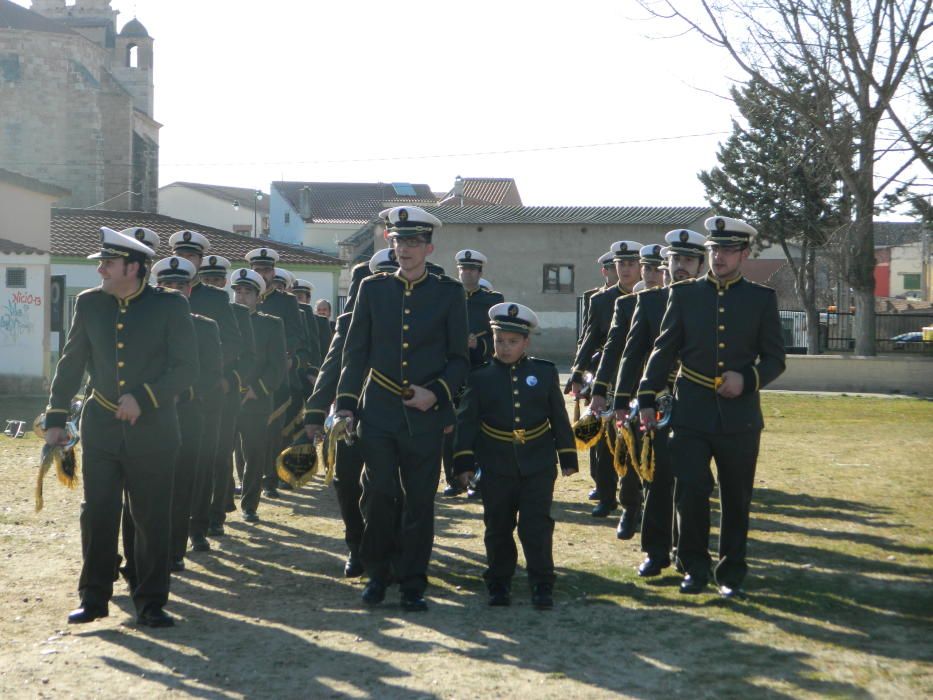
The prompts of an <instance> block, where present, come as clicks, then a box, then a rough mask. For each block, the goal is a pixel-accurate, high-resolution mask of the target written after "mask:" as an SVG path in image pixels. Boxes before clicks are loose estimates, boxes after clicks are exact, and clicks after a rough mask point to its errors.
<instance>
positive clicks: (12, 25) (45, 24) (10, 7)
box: [0, 0, 77, 34]
mask: <svg viewBox="0 0 933 700" xmlns="http://www.w3.org/2000/svg"><path fill="white" fill-rule="evenodd" d="M0 29H22V30H24V31H27V32H48V33H52V34H76V33H77V32H74V31H72V30H71V29H69V28H68V27H66V26H65V25H64V24H59V23H58V22H56V21H55V20H51V19H49V18H47V17H43V16H42V15H40V14H38V13H37V12H32V11H31V10H27V9H26V8H25V7H22V6H21V5H17V4H16V3H15V2H10V0H0Z"/></svg>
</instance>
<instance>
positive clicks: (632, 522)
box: [616, 508, 641, 540]
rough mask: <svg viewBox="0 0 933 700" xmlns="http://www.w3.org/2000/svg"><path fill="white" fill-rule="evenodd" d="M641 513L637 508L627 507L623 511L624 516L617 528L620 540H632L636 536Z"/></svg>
mask: <svg viewBox="0 0 933 700" xmlns="http://www.w3.org/2000/svg"><path fill="white" fill-rule="evenodd" d="M640 515H641V513H640V512H638V511H637V510H632V509H631V508H626V509H625V510H624V511H622V517H621V518H619V526H618V527H617V528H616V537H618V538H619V539H620V540H630V539H632V538H633V537H634V536H635V532H636V530H638V517H639V516H640Z"/></svg>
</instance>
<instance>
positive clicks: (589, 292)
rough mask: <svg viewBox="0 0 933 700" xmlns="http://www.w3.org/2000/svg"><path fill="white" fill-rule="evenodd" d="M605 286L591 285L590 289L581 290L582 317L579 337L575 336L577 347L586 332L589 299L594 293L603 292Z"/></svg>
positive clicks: (588, 316)
mask: <svg viewBox="0 0 933 700" xmlns="http://www.w3.org/2000/svg"><path fill="white" fill-rule="evenodd" d="M606 289H607V287H605V286H602V287H593V288H592V289H587V290H586V291H585V292H583V318H582V319H581V320H580V337H578V338H577V347H578V348H579V347H580V343H582V342H583V335H584V334H585V333H586V324H587V322H588V321H589V318H590V300H591V299H592V298H593V295H594V294H597V293H599V292H603V291H605V290H606Z"/></svg>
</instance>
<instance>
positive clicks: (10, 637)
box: [0, 394, 933, 698]
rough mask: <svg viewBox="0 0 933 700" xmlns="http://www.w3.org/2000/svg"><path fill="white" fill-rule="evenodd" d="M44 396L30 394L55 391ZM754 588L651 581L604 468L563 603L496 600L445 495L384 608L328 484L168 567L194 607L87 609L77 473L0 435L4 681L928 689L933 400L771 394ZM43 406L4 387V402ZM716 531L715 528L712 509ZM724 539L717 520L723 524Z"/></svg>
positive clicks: (290, 497)
mask: <svg viewBox="0 0 933 700" xmlns="http://www.w3.org/2000/svg"><path fill="white" fill-rule="evenodd" d="M41 404H42V401H41V400H39V401H37V402H36V404H35V405H34V406H33V405H30V406H29V407H28V409H29V410H30V411H33V409H34V408H37V407H38V408H41ZM763 404H764V411H765V420H766V423H767V430H766V432H765V433H764V436H763V439H762V454H761V459H760V461H759V469H758V474H757V478H756V493H755V499H754V504H753V510H752V532H751V541H750V544H749V556H750V560H749V563H750V575H749V580H748V582H747V584H748V591H749V594H750V597H749V598H748V599H747V600H745V601H728V602H727V601H724V600H722V599H720V598H719V597H718V596H717V595H715V594H714V593H713V589H710V593H709V594H707V595H701V596H698V597H691V598H687V599H685V598H684V597H683V596H681V595H680V594H679V593H678V591H677V584H678V582H679V577H678V576H677V575H676V574H675V573H673V571H669V573H668V575H666V576H662V577H660V578H659V579H654V580H651V581H650V582H646V581H643V580H640V579H639V578H638V576H637V575H636V573H635V567H636V566H637V565H638V563H639V562H640V561H641V553H640V551H639V547H638V544H637V541H633V542H620V541H618V540H616V539H615V533H614V529H615V519H614V518H613V519H607V520H594V519H593V518H592V517H591V516H590V515H589V509H590V504H589V503H587V502H586V500H585V499H586V492H587V491H588V490H589V487H590V484H589V479H588V477H587V476H586V473H587V469H586V465H585V463H584V464H583V465H581V474H579V475H577V476H574V477H571V478H567V479H564V478H561V479H559V480H558V486H557V492H556V494H555V508H554V517H555V519H556V520H557V530H556V533H555V560H556V562H557V564H558V566H559V572H558V575H559V579H558V584H557V590H556V599H557V606H556V608H555V609H554V610H553V611H551V612H544V613H542V612H536V611H534V610H533V609H532V608H531V606H530V604H529V601H528V594H527V592H526V590H525V586H524V585H522V582H521V580H518V579H517V580H516V582H515V586H514V591H515V595H514V599H515V600H514V603H513V606H512V607H511V608H508V609H489V608H488V607H487V606H486V604H485V595H484V589H483V584H482V580H481V578H480V576H481V573H482V568H483V558H484V554H483V547H482V520H481V507H480V506H479V505H477V504H476V503H473V502H468V501H466V500H464V499H454V500H445V499H441V498H438V503H437V537H436V543H435V548H434V558H433V560H432V569H431V576H432V579H431V584H432V585H431V587H430V588H429V592H428V597H429V602H430V604H431V610H430V611H429V612H428V613H426V614H421V615H413V616H411V615H403V614H402V613H401V611H400V610H399V608H398V606H397V602H396V598H395V593H394V591H393V592H390V596H389V598H387V602H386V604H385V605H384V606H383V607H382V608H380V609H377V610H376V611H372V612H370V611H365V610H363V609H362V608H361V606H360V604H359V593H360V591H361V589H362V584H361V583H360V582H358V581H346V580H344V579H342V578H341V577H340V573H341V569H342V561H343V556H344V549H343V543H342V528H341V525H340V521H339V517H338V515H337V508H336V504H335V498H334V494H333V493H332V491H331V490H329V489H328V490H325V489H323V487H322V486H321V483H320V482H315V483H314V484H313V485H311V486H309V487H306V488H305V489H304V490H303V491H301V492H300V493H298V494H287V495H286V496H285V498H283V499H282V500H280V501H278V502H275V503H270V502H264V503H263V504H262V506H261V509H260V516H261V517H262V518H263V520H262V522H261V523H260V524H258V525H256V526H247V525H245V524H243V523H242V522H240V521H239V519H238V518H236V517H235V516H234V518H233V520H232V521H231V524H230V526H229V527H228V531H229V532H230V533H231V534H230V536H228V537H226V538H223V539H218V540H215V543H216V545H217V546H216V547H215V550H214V552H212V553H210V554H207V555H192V557H191V558H190V559H189V569H188V571H187V572H185V573H184V574H182V575H180V576H178V577H177V578H174V579H173V589H172V601H171V603H170V611H171V612H172V613H173V614H175V615H177V616H178V618H179V624H178V626H177V627H175V628H174V629H171V630H161V631H157V632H151V631H146V630H142V629H138V628H136V627H135V626H134V625H133V624H132V616H131V614H130V612H131V607H132V606H131V604H130V602H129V599H128V597H127V595H126V588H125V585H124V584H123V583H122V582H119V583H118V584H117V585H116V589H115V590H116V594H115V598H114V600H113V603H112V605H111V615H110V617H109V618H107V619H106V620H102V621H100V622H98V623H95V624H92V625H89V626H85V627H81V628H74V627H70V628H69V627H68V626H67V625H66V624H65V616H66V614H67V612H68V611H69V610H70V609H71V608H72V607H74V605H75V604H76V603H77V599H76V595H75V592H74V589H75V585H76V581H77V573H78V571H79V568H80V541H79V537H78V507H79V502H80V494H79V493H77V492H70V491H67V490H66V489H63V488H61V487H60V486H59V485H58V484H56V483H54V482H53V480H52V479H51V478H50V479H49V480H48V481H47V483H46V508H45V510H43V511H42V512H41V513H39V514H35V513H33V500H32V490H33V486H34V475H35V462H36V456H37V454H38V449H39V442H38V441H37V440H35V439H34V438H30V439H26V440H16V441H14V440H10V439H8V438H5V437H2V436H0V486H2V489H3V493H5V494H6V495H7V498H6V502H5V503H4V505H3V506H2V507H0V543H2V549H0V554H2V560H3V563H4V566H3V568H2V570H0V596H2V609H3V611H4V613H3V614H2V615H0V639H2V640H3V644H2V645H0V688H3V696H4V698H9V697H13V698H16V697H30V698H31V697H50V698H62V697H146V698H151V697H162V696H167V697H179V696H192V697H201V698H227V697H231V698H233V697H236V698H240V697H244V698H249V697H270V698H271V697H275V698H282V697H289V698H290V697H358V698H385V697H418V698H469V697H522V698H527V697H535V698H568V697H609V696H630V697H637V698H655V697H659V696H678V695H690V696H691V697H700V698H704V697H717V698H752V697H754V698H760V697H764V698H784V697H825V696H831V697H855V698H861V697H892V698H915V697H916V698H920V697H929V696H930V695H931V693H933V539H931V535H933V497H931V496H933V485H931V480H930V479H931V469H930V465H931V463H933V402H929V401H922V400H916V399H877V398H859V397H823V396H809V395H796V394H766V395H765V396H764V398H763ZM17 410H19V412H21V413H23V415H22V416H19V417H22V418H26V419H30V420H31V418H32V417H34V415H35V411H33V412H32V413H28V412H27V407H25V406H21V405H18V404H17V403H16V402H10V401H6V400H0V417H4V416H5V417H13V416H14V414H15V411H17ZM714 531H715V528H714ZM711 546H712V547H713V548H715V541H713V542H711Z"/></svg>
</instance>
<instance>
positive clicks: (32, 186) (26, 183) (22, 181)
mask: <svg viewBox="0 0 933 700" xmlns="http://www.w3.org/2000/svg"><path fill="white" fill-rule="evenodd" d="M2 1H3V0H0V2H2ZM0 182H6V183H8V184H10V185H15V186H17V187H22V188H23V189H24V190H32V191H33V192H41V193H42V194H47V195H51V196H53V197H64V196H65V195H67V194H70V190H66V189H65V188H64V187H59V186H58V185H52V184H50V183H48V182H43V181H42V180H36V179H35V178H34V177H29V176H27V175H23V174H22V173H17V172H13V171H12V170H4V169H3V168H0Z"/></svg>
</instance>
